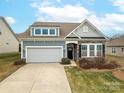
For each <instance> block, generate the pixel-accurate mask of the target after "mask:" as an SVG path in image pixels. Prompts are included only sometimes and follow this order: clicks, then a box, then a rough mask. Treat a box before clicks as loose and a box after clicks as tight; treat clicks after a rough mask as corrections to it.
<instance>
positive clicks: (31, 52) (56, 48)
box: [18, 20, 106, 63]
mask: <svg viewBox="0 0 124 93" xmlns="http://www.w3.org/2000/svg"><path fill="white" fill-rule="evenodd" d="M18 38H19V40H20V41H21V58H25V59H26V62H28V63H30V62H60V61H61V58H70V59H74V60H76V59H78V58H80V57H98V56H104V54H105V51H104V50H105V46H104V45H105V41H106V37H105V36H104V35H103V34H102V33H101V31H99V30H98V29H97V28H96V27H95V26H94V25H93V24H91V23H90V22H89V21H88V20H84V21H83V22H81V23H66V22H35V23H33V24H32V25H31V26H30V27H29V28H28V29H27V30H26V31H25V32H24V33H21V34H20V35H19V36H18Z"/></svg>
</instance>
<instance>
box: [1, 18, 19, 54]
mask: <svg viewBox="0 0 124 93" xmlns="http://www.w3.org/2000/svg"><path fill="white" fill-rule="evenodd" d="M18 50H19V44H18V40H17V38H16V36H15V34H14V32H13V30H12V29H11V27H10V26H9V24H8V23H7V21H6V20H5V19H4V17H0V53H9V52H18Z"/></svg>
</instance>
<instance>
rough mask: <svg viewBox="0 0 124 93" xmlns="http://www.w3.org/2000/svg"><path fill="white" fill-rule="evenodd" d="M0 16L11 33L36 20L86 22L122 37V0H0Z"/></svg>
mask: <svg viewBox="0 0 124 93" xmlns="http://www.w3.org/2000/svg"><path fill="white" fill-rule="evenodd" d="M0 16H3V17H5V19H6V20H7V22H8V23H9V24H10V26H11V27H12V29H13V30H14V32H15V33H21V32H24V31H25V30H26V29H27V28H28V27H29V26H30V25H31V24H32V23H33V22H36V21H48V22H49V21H55V22H56V21H57V22H82V21H83V20H84V19H88V20H89V21H90V22H91V23H92V24H94V25H95V26H96V27H97V28H98V29H99V30H101V31H102V32H103V33H104V34H105V35H106V36H108V37H110V36H113V35H116V34H124V0H0Z"/></svg>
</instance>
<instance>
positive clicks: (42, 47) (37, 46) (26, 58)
mask: <svg viewBox="0 0 124 93" xmlns="http://www.w3.org/2000/svg"><path fill="white" fill-rule="evenodd" d="M28 48H61V50H62V54H61V56H62V58H63V46H26V50H25V58H26V63H28V62H27V50H28Z"/></svg>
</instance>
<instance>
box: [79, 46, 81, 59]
mask: <svg viewBox="0 0 124 93" xmlns="http://www.w3.org/2000/svg"><path fill="white" fill-rule="evenodd" d="M80 57H81V45H79V58H80Z"/></svg>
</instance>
